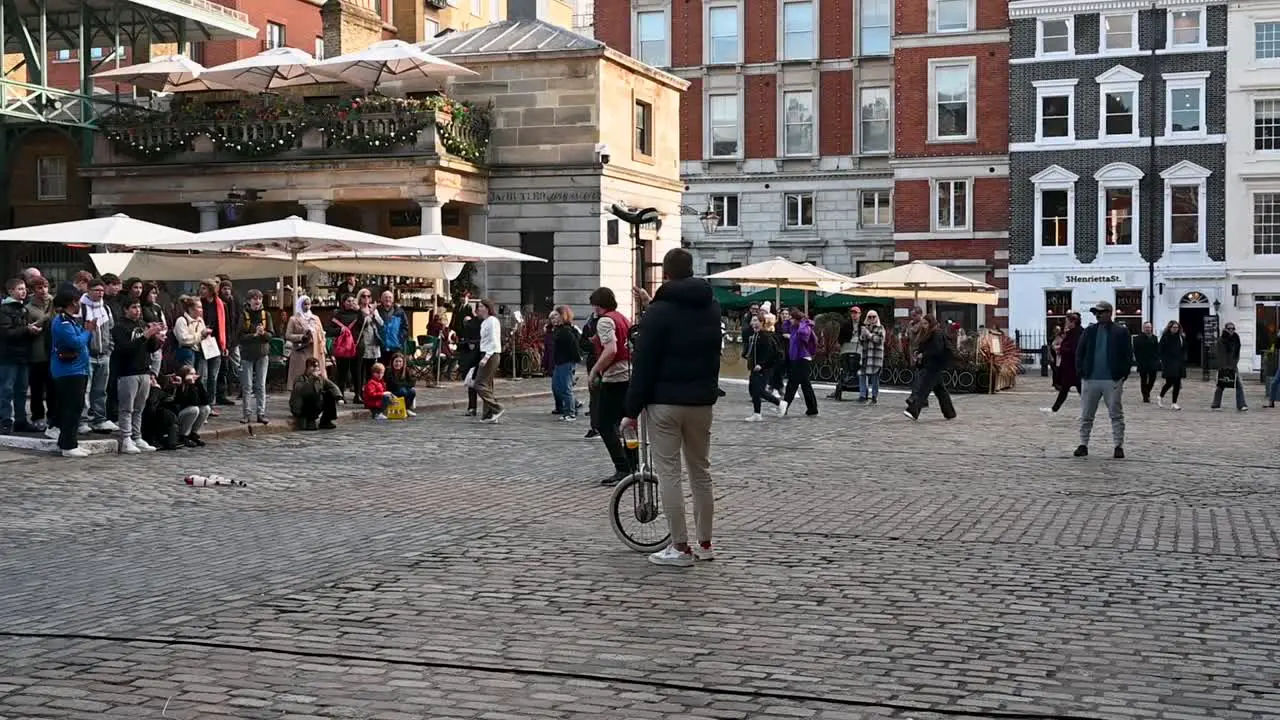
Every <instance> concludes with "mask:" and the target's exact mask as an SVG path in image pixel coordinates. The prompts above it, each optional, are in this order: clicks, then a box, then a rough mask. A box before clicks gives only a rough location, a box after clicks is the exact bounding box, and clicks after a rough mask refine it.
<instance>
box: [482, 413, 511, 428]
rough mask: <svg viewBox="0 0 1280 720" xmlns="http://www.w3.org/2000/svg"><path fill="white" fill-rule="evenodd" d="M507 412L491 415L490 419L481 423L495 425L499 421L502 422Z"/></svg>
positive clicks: (485, 419)
mask: <svg viewBox="0 0 1280 720" xmlns="http://www.w3.org/2000/svg"><path fill="white" fill-rule="evenodd" d="M506 412H507V411H506V410H499V411H498V412H496V413H494V414H492V415H490V416H489V417H487V418H484V419H482V420H481V421H480V422H482V423H486V424H488V425H493V424H495V423H497V422H498V420H500V419H501V418H502V416H503V415H504V414H505V413H506Z"/></svg>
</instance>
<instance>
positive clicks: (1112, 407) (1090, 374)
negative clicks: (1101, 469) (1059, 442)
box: [1075, 300, 1133, 459]
mask: <svg viewBox="0 0 1280 720" xmlns="http://www.w3.org/2000/svg"><path fill="white" fill-rule="evenodd" d="M1114 311H1115V308H1113V307H1112V306H1111V303H1109V302H1107V301H1106V300H1099V301H1098V302H1097V303H1095V304H1094V306H1093V307H1092V308H1090V312H1092V313H1093V316H1094V317H1095V318H1097V322H1096V323H1094V324H1092V325H1090V326H1089V327H1087V328H1085V331H1084V333H1083V334H1082V335H1081V336H1080V343H1079V344H1078V345H1077V346H1076V368H1077V369H1078V370H1079V372H1080V385H1081V387H1080V447H1077V448H1076V451H1075V456H1076V457H1084V456H1086V455H1088V454H1089V435H1090V434H1091V433H1092V432H1093V417H1094V415H1097V413H1098V401H1099V400H1101V401H1102V402H1104V403H1106V405H1107V413H1108V414H1109V415H1110V416H1111V437H1112V439H1113V440H1114V441H1115V448H1116V449H1115V454H1114V455H1113V457H1115V458H1116V459H1120V458H1123V457H1124V406H1123V405H1122V404H1121V402H1120V398H1121V395H1122V394H1123V393H1124V381H1125V380H1126V379H1128V377H1129V370H1130V369H1131V368H1132V367H1133V342H1132V341H1131V340H1130V339H1129V329H1128V328H1126V327H1125V326H1124V325H1120V324H1117V323H1115V322H1112V318H1111V316H1112V314H1113V312H1114Z"/></svg>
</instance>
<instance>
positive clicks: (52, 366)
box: [49, 291, 94, 458]
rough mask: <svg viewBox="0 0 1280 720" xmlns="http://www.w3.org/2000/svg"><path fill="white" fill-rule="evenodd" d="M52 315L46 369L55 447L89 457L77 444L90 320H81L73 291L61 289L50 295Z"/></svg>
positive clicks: (74, 455)
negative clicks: (54, 409) (52, 395)
mask: <svg viewBox="0 0 1280 720" xmlns="http://www.w3.org/2000/svg"><path fill="white" fill-rule="evenodd" d="M53 310H54V312H55V315H54V317H53V320H52V322H50V324H49V327H50V335H51V336H52V341H53V342H52V343H51V344H52V345H53V350H52V356H51V357H50V358H49V373H50V374H51V375H53V384H54V388H55V390H56V391H57V397H58V417H57V421H58V422H57V427H58V447H59V448H60V449H61V450H62V456H63V457H69V458H82V457H88V456H89V452H88V451H87V450H85V449H84V448H82V447H80V444H79V442H78V437H79V434H80V414H81V413H82V412H84V393H85V386H86V384H87V383H88V382H89V339H90V338H91V337H92V336H93V330H94V327H93V321H92V320H87V321H83V322H82V321H81V320H80V318H78V317H77V315H79V314H80V302H79V300H77V299H76V296H75V294H73V293H69V292H65V291H61V292H59V293H58V296H57V297H55V298H54V299H53Z"/></svg>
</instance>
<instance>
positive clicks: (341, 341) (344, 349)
mask: <svg viewBox="0 0 1280 720" xmlns="http://www.w3.org/2000/svg"><path fill="white" fill-rule="evenodd" d="M333 322H334V324H335V325H337V326H338V327H340V328H342V329H341V330H339V331H338V337H336V338H334V340H333V356H334V357H336V358H340V359H342V360H350V359H351V358H353V357H355V356H356V355H357V354H358V353H357V352H356V339H355V336H353V335H352V334H351V326H350V325H343V324H342V323H341V322H338V318H333Z"/></svg>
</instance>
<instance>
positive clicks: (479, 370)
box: [473, 299, 506, 423]
mask: <svg viewBox="0 0 1280 720" xmlns="http://www.w3.org/2000/svg"><path fill="white" fill-rule="evenodd" d="M476 317H478V318H480V364H479V365H477V366H476V369H475V379H474V380H473V383H474V385H475V389H476V394H477V395H479V396H480V400H481V401H482V402H483V403H484V410H483V412H481V414H480V422H484V423H496V422H498V419H499V418H501V417H502V414H503V413H504V412H506V411H505V410H504V409H503V407H502V405H500V404H499V403H498V401H497V400H496V399H495V398H494V396H493V379H494V378H495V377H497V375H498V364H499V363H500V362H501V360H502V323H501V322H499V321H498V315H497V313H496V312H495V311H494V307H493V301H492V300H488V299H486V300H481V301H480V305H479V306H478V307H477V308H476Z"/></svg>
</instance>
